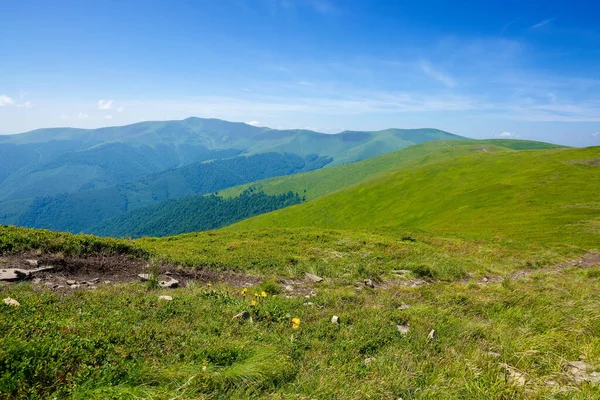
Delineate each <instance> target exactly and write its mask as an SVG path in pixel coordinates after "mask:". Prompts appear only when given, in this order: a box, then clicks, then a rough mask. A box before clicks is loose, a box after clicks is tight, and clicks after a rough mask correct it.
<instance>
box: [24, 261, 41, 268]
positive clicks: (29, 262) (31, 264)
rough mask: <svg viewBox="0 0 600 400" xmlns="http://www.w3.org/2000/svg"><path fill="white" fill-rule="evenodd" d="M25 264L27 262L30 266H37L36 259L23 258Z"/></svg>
mask: <svg viewBox="0 0 600 400" xmlns="http://www.w3.org/2000/svg"><path fill="white" fill-rule="evenodd" d="M25 264H28V265H30V266H32V267H37V266H38V260H25Z"/></svg>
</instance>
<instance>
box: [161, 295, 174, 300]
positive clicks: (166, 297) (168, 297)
mask: <svg viewBox="0 0 600 400" xmlns="http://www.w3.org/2000/svg"><path fill="white" fill-rule="evenodd" d="M158 299H159V300H166V301H171V300H173V298H172V297H171V296H159V297H158Z"/></svg>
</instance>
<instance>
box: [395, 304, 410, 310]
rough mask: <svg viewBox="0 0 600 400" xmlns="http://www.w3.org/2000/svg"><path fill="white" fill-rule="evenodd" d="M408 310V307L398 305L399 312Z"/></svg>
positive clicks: (406, 305)
mask: <svg viewBox="0 0 600 400" xmlns="http://www.w3.org/2000/svg"><path fill="white" fill-rule="evenodd" d="M409 308H410V306H409V305H408V304H404V303H402V304H400V306H399V307H398V310H400V311H404V310H408V309H409Z"/></svg>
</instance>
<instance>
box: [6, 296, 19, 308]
mask: <svg viewBox="0 0 600 400" xmlns="http://www.w3.org/2000/svg"><path fill="white" fill-rule="evenodd" d="M4 304H6V305H7V306H13V307H18V306H20V305H21V303H19V302H18V301H16V300H15V299H11V298H10V297H7V298H5V299H4Z"/></svg>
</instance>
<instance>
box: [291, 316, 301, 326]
mask: <svg viewBox="0 0 600 400" xmlns="http://www.w3.org/2000/svg"><path fill="white" fill-rule="evenodd" d="M292 328H294V329H298V328H300V318H298V317H294V318H292Z"/></svg>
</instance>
